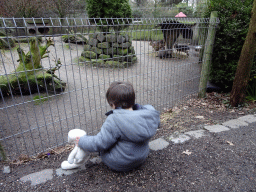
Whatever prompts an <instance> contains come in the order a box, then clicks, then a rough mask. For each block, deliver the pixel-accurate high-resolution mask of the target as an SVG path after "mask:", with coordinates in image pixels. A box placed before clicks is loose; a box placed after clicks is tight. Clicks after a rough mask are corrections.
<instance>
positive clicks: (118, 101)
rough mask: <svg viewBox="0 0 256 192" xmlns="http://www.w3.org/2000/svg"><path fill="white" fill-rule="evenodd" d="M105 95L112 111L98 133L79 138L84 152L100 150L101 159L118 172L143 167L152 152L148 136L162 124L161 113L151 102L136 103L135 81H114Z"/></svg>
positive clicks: (77, 142) (152, 134)
mask: <svg viewBox="0 0 256 192" xmlns="http://www.w3.org/2000/svg"><path fill="white" fill-rule="evenodd" d="M106 98H107V101H108V103H109V105H110V106H111V107H112V109H113V110H111V111H109V112H108V113H106V115H107V116H108V117H107V118H106V121H105V122H104V123H103V125H102V127H101V131H100V132H99V133H98V134H97V135H95V136H88V135H84V136H82V137H80V138H79V137H77V138H76V144H77V145H78V147H80V148H81V149H82V150H84V151H89V152H100V156H101V158H102V162H103V163H105V164H106V165H107V166H108V167H109V168H111V169H113V170H115V171H130V170H132V169H134V168H137V167H139V166H141V165H142V164H143V163H144V162H145V160H146V158H147V156H148V154H149V146H148V143H149V139H150V138H151V137H152V136H154V135H155V133H156V130H157V128H158V125H159V123H160V117H159V112H158V111H156V110H155V109H154V107H153V106H151V105H144V106H141V105H138V104H135V92H134V89H133V86H132V84H130V83H127V82H113V83H112V84H111V85H110V87H109V88H108V90H107V93H106Z"/></svg>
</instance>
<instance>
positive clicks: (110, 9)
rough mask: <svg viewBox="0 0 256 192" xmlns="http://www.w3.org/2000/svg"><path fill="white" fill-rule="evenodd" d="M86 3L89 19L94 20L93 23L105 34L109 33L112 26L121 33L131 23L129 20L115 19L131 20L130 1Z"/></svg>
mask: <svg viewBox="0 0 256 192" xmlns="http://www.w3.org/2000/svg"><path fill="white" fill-rule="evenodd" d="M86 3H87V6H86V10H87V13H88V16H89V18H94V19H92V22H96V24H97V25H99V28H100V30H101V31H103V32H109V28H110V26H111V27H113V28H114V30H115V31H119V30H121V29H122V28H125V27H127V26H128V23H130V21H129V20H127V19H115V18H131V16H132V11H131V7H130V4H129V1H128V0H86ZM98 18H105V19H98ZM110 18H114V19H110Z"/></svg>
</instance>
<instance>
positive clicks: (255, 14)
mask: <svg viewBox="0 0 256 192" xmlns="http://www.w3.org/2000/svg"><path fill="white" fill-rule="evenodd" d="M255 53H256V0H254V3H253V8H252V17H251V21H250V25H249V30H248V33H247V36H246V39H245V42H244V45H243V48H242V51H241V55H240V58H239V61H238V66H237V70H236V75H235V79H234V82H233V87H232V91H231V94H230V104H231V106H233V107H237V106H238V105H239V104H241V103H242V102H243V101H244V98H245V94H246V88H247V84H248V81H249V79H250V72H251V68H252V64H253V58H254V56H255Z"/></svg>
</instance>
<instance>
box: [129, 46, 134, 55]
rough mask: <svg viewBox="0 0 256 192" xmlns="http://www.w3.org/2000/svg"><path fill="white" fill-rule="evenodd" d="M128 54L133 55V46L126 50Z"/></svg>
mask: <svg viewBox="0 0 256 192" xmlns="http://www.w3.org/2000/svg"><path fill="white" fill-rule="evenodd" d="M128 53H132V54H135V49H134V47H133V46H131V47H130V48H129V49H128Z"/></svg>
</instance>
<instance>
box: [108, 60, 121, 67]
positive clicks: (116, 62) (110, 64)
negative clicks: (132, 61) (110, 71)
mask: <svg viewBox="0 0 256 192" xmlns="http://www.w3.org/2000/svg"><path fill="white" fill-rule="evenodd" d="M105 64H106V66H109V67H115V68H116V67H120V65H121V63H120V62H119V61H106V62H105Z"/></svg>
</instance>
